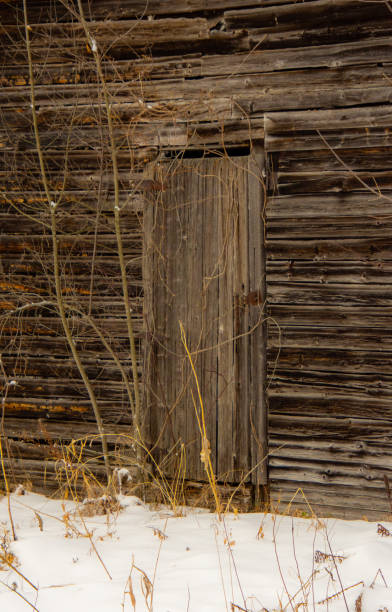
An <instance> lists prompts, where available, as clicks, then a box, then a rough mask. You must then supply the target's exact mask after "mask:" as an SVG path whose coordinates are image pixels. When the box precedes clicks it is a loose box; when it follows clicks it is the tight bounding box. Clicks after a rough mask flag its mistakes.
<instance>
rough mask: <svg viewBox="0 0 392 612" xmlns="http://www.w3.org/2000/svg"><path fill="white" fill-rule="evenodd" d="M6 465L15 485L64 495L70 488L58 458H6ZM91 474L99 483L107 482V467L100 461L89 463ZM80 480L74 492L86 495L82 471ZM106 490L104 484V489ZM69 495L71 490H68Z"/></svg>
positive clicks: (75, 485) (37, 491)
mask: <svg viewBox="0 0 392 612" xmlns="http://www.w3.org/2000/svg"><path fill="white" fill-rule="evenodd" d="M4 467H5V469H6V472H7V474H8V475H9V479H10V482H11V483H12V484H14V485H17V484H24V485H25V486H26V488H27V489H29V488H30V487H31V488H32V489H33V491H34V492H36V493H44V494H46V495H47V494H48V493H51V494H52V495H53V494H54V495H58V496H59V497H64V496H65V493H66V491H67V489H68V487H67V479H66V474H65V471H64V470H63V469H62V467H61V465H60V464H59V462H58V460H57V461H54V460H49V459H46V460H36V459H16V458H12V459H8V458H7V459H5V460H4ZM89 469H90V470H91V472H90V474H92V473H93V474H94V475H95V477H96V479H97V480H96V482H93V483H92V484H95V485H97V483H98V482H102V483H105V468H104V466H102V464H99V463H98V462H95V461H94V462H91V465H89ZM79 476H80V477H79V478H78V481H77V482H76V483H74V492H75V490H76V492H77V493H79V494H81V495H86V488H85V485H84V483H83V479H82V473H81V472H80V474H79ZM102 490H104V485H103V489H102ZM68 495H69V491H68Z"/></svg>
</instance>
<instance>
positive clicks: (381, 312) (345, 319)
mask: <svg viewBox="0 0 392 612" xmlns="http://www.w3.org/2000/svg"><path fill="white" fill-rule="evenodd" d="M267 315H268V316H269V317H271V322H272V323H273V321H274V320H275V321H276V322H277V324H279V325H280V326H283V327H285V326H288V325H312V326H324V327H326V326H331V325H332V326H333V327H339V326H342V327H346V326H351V327H354V326H355V327H366V328H369V327H371V328H373V327H386V328H388V327H389V326H390V325H391V322H392V308H391V307H390V306H380V307H374V306H359V307H358V306H346V305H344V306H342V305H340V304H339V305H336V306H326V305H325V304H318V305H314V304H312V305H311V306H307V305H306V304H305V305H297V304H288V305H287V304H268V305H267Z"/></svg>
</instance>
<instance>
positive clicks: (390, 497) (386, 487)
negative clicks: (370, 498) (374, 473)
mask: <svg viewBox="0 0 392 612" xmlns="http://www.w3.org/2000/svg"><path fill="white" fill-rule="evenodd" d="M384 483H385V489H386V492H387V497H388V501H389V505H390V507H391V512H392V495H391V488H390V486H389V480H388V476H387V475H386V474H384Z"/></svg>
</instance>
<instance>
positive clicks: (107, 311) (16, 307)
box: [0, 289, 143, 320]
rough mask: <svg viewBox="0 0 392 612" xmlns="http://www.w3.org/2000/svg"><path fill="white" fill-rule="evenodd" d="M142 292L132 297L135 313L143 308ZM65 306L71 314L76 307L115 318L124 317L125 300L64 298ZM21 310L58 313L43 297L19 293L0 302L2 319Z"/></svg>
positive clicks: (84, 296) (95, 314)
mask: <svg viewBox="0 0 392 612" xmlns="http://www.w3.org/2000/svg"><path fill="white" fill-rule="evenodd" d="M141 293H142V292H141V290H140V289H139V290H138V292H137V295H134V296H132V300H131V307H132V308H134V310H135V312H138V311H139V312H140V309H141V308H142V305H141V304H142V299H143V298H142V297H141ZM64 304H65V308H66V310H67V311H68V312H69V313H71V312H72V309H73V308H74V307H75V306H76V308H77V309H78V310H81V311H82V312H90V309H91V315H92V316H93V317H97V318H101V317H109V318H110V317H113V316H120V317H124V300H123V298H122V296H120V295H119V296H114V295H112V296H111V297H108V296H100V297H99V299H96V300H95V299H93V300H92V299H91V296H89V295H88V296H86V295H83V294H82V295H78V296H77V298H76V300H75V296H71V297H68V296H64ZM21 308H23V312H24V314H26V313H27V312H30V313H34V312H35V313H37V316H42V312H44V313H45V314H48V313H57V308H56V304H55V300H54V299H49V300H48V299H46V298H44V299H42V297H41V296H37V295H34V296H31V295H28V294H27V295H21V294H20V293H18V292H14V293H11V294H9V295H8V296H6V297H5V298H4V297H3V296H2V299H1V300H0V313H1V315H2V317H3V318H4V319H5V318H7V319H8V320H9V317H10V316H14V315H15V314H18V313H19V314H20V312H21Z"/></svg>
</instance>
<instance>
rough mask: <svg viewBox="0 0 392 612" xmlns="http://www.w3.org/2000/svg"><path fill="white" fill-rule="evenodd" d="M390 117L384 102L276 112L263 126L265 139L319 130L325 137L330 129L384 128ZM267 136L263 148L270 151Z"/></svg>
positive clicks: (388, 123) (389, 109)
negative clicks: (378, 104) (361, 106)
mask: <svg viewBox="0 0 392 612" xmlns="http://www.w3.org/2000/svg"><path fill="white" fill-rule="evenodd" d="M391 116H392V110H391V108H390V106H388V105H384V106H383V105H380V106H373V107H363V108H360V107H359V108H347V109H344V110H341V109H328V110H320V111H319V110H315V111H293V112H291V113H290V112H284V113H281V112H276V113H268V114H267V115H266V117H265V129H266V133H267V134H268V138H269V136H270V135H273V134H283V133H289V132H290V133H296V132H297V133H298V132H303V131H305V130H308V131H312V132H314V131H315V130H320V132H322V133H323V134H324V135H325V138H326V139H327V140H328V131H330V130H341V131H342V130H348V129H352V128H361V127H362V128H375V127H379V128H380V127H385V128H387V127H389V126H390V124H391ZM268 138H266V147H267V149H268V150H270V147H269V140H268ZM320 140H321V139H320ZM319 148H320V149H324V148H325V147H324V146H320V147H319ZM277 150H278V149H277Z"/></svg>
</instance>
